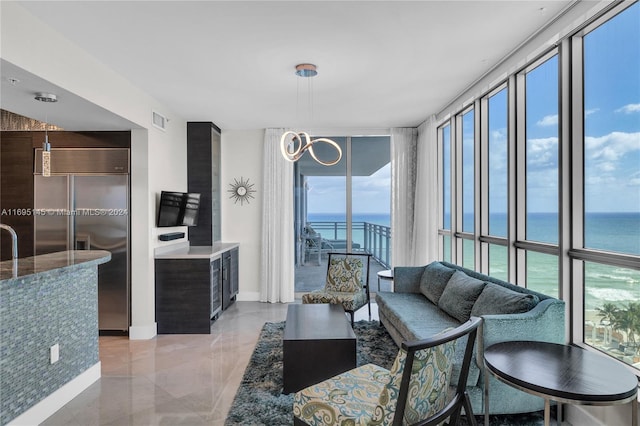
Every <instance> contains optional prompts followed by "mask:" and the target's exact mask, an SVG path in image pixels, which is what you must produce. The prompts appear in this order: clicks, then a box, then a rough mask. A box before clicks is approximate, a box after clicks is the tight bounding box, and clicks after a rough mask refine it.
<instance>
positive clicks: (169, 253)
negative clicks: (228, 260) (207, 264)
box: [155, 242, 240, 259]
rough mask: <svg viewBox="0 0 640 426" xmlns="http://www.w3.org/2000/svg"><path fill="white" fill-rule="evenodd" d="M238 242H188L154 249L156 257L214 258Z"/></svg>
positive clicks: (237, 244)
mask: <svg viewBox="0 0 640 426" xmlns="http://www.w3.org/2000/svg"><path fill="white" fill-rule="evenodd" d="M239 245H240V244H239V243H223V242H216V243H213V245H211V246H190V245H189V242H183V243H179V244H171V245H168V246H164V247H159V248H157V249H156V250H155V258H156V259H214V258H216V257H218V256H220V255H221V254H222V253H223V252H225V251H228V250H231V249H232V248H235V247H238V246H239Z"/></svg>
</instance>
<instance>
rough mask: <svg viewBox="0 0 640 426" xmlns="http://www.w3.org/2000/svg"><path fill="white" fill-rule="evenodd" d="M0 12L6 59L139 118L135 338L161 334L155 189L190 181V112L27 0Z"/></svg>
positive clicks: (135, 135)
mask: <svg viewBox="0 0 640 426" xmlns="http://www.w3.org/2000/svg"><path fill="white" fill-rule="evenodd" d="M0 19H1V28H2V37H1V43H2V44H1V50H0V52H1V55H2V58H3V59H5V60H7V61H8V62H10V63H12V64H13V65H16V66H18V67H20V68H22V69H24V70H26V71H28V72H30V73H32V74H34V75H36V76H39V77H41V78H43V79H45V80H47V81H49V82H50V83H52V84H54V85H57V86H59V87H61V88H62V89H64V90H67V91H69V92H71V93H73V94H75V95H78V96H80V97H82V98H85V99H86V100H88V101H90V102H92V103H94V104H96V105H99V106H101V107H102V108H104V109H106V110H108V111H111V112H113V113H115V114H117V115H119V116H121V117H124V118H126V119H128V120H129V121H131V122H133V123H136V125H138V126H139V127H138V128H137V129H135V130H134V131H133V132H132V149H131V162H132V171H131V184H132V187H131V191H132V192H131V194H132V203H131V216H130V217H131V241H132V256H131V261H132V274H131V275H132V283H131V297H132V318H131V319H132V326H131V329H130V338H132V339H135V338H151V337H153V336H154V335H155V334H156V325H155V307H154V303H155V302H154V300H155V297H154V270H153V249H154V248H155V247H156V246H158V245H159V242H158V240H157V238H156V234H157V232H156V230H155V229H154V226H155V212H156V195H157V193H158V192H159V191H160V190H161V189H164V188H174V189H175V190H186V189H187V173H186V167H187V161H186V158H187V155H186V120H185V119H183V118H181V117H178V116H176V115H175V114H174V113H173V112H172V111H171V110H170V108H168V107H167V106H165V105H162V104H160V103H159V102H158V101H156V100H155V99H153V98H151V97H150V96H149V95H147V94H146V93H144V92H142V91H141V90H140V89H138V88H137V87H135V86H133V85H132V84H131V83H130V82H129V81H128V80H126V79H124V78H123V77H121V76H120V75H118V74H116V73H115V72H114V71H112V70H110V69H108V68H106V67H105V66H103V65H102V64H101V63H100V62H98V61H96V60H95V59H94V58H93V57H92V56H91V55H90V54H88V53H87V52H85V51H83V50H81V49H80V48H79V47H77V46H76V45H74V44H72V43H70V42H69V41H68V40H67V39H66V38H64V37H62V36H61V35H60V34H59V33H57V32H56V31H54V30H53V29H52V28H51V27H49V26H48V25H47V24H45V23H44V22H42V21H40V20H39V19H37V18H35V17H34V16H33V15H31V14H30V13H29V12H27V11H26V10H25V9H24V8H22V7H21V6H20V5H18V4H16V3H14V2H2V3H1V16H0ZM61 103H62V100H61ZM152 110H155V111H157V112H159V113H161V114H163V115H165V116H166V117H169V118H170V122H169V123H168V126H167V130H166V132H164V131H161V130H159V129H157V128H155V127H153V125H152V124H151V114H152ZM54 124H55V123H54ZM123 130H125V129H123Z"/></svg>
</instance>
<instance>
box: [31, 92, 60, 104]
mask: <svg viewBox="0 0 640 426" xmlns="http://www.w3.org/2000/svg"><path fill="white" fill-rule="evenodd" d="M35 99H36V100H38V101H40V102H58V97H57V96H56V95H54V94H53V93H44V92H38V93H36V96H35Z"/></svg>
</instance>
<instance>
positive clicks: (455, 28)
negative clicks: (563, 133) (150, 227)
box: [1, 0, 573, 130]
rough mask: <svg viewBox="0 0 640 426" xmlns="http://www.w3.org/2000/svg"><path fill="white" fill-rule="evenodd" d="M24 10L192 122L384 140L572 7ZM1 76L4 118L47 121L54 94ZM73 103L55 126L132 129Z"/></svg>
mask: <svg viewBox="0 0 640 426" xmlns="http://www.w3.org/2000/svg"><path fill="white" fill-rule="evenodd" d="M19 3H21V5H22V6H23V7H24V8H26V9H27V10H28V11H30V12H31V13H32V14H33V15H35V16H36V17H38V18H39V19H41V20H42V21H44V22H45V23H46V24H47V25H50V26H51V27H53V28H54V29H55V30H57V31H58V32H60V33H61V34H63V35H64V36H65V37H66V38H68V39H69V40H71V41H72V42H74V43H75V44H77V45H78V46H80V47H81V48H83V49H84V50H86V51H87V52H89V53H90V54H91V55H92V56H93V57H95V58H96V59H97V60H98V61H100V62H101V63H103V64H104V65H106V66H107V67H109V68H111V69H113V70H114V71H115V72H117V73H119V74H120V75H122V76H124V77H125V78H126V79H127V80H129V81H130V82H131V83H132V84H134V85H135V86H138V87H139V88H141V89H142V90H143V91H145V92H147V93H148V94H149V95H151V96H152V97H154V98H155V99H157V100H158V101H160V102H162V103H163V104H165V105H167V107H168V108H170V109H171V110H172V111H173V113H175V114H178V115H179V116H181V117H183V118H185V119H186V120H187V121H213V122H214V123H216V124H217V125H218V126H219V127H220V128H222V129H257V128H265V127H295V126H297V125H305V126H310V127H312V128H319V129H343V128H350V129H353V128H358V129H383V128H389V127H415V126H417V125H419V124H420V123H421V122H423V121H424V120H425V119H426V118H427V116H429V115H430V114H434V113H437V112H439V111H441V110H442V108H444V107H445V106H446V105H447V103H448V102H449V101H451V100H452V99H454V98H455V97H456V96H458V95H460V94H461V93H462V92H463V91H464V90H465V89H466V88H468V87H469V86H470V85H471V84H472V83H473V82H475V81H477V80H478V79H479V78H480V77H481V76H482V75H484V74H485V73H486V72H487V71H489V70H490V69H491V68H492V67H493V66H494V65H495V64H497V63H499V62H500V61H501V60H502V59H503V58H505V57H506V56H507V55H508V54H509V53H510V52H512V51H513V50H514V49H515V48H516V47H517V46H518V45H520V44H521V43H522V42H524V41H525V40H526V39H528V38H529V37H530V36H531V35H532V34H534V33H535V32H536V30H537V29H539V28H540V27H542V26H544V24H545V23H547V22H549V21H551V20H553V18H554V17H555V16H556V15H557V14H558V13H560V12H561V11H562V10H563V9H565V8H566V7H568V6H569V5H570V4H572V3H573V1H572V0H567V1H554V0H552V1H536V0H530V1H522V0H516V1H480V0H475V1H407V2H404V1H322V2H320V1H295V2H294V1H280V2H277V1H253V2H248V1H227V2H223V1H193V2H190V1H160V2H149V1H69V2H58V1H21V2H19ZM306 62H308V63H313V64H316V65H317V67H318V76H316V77H314V78H313V79H312V84H313V97H314V99H313V118H312V119H311V121H310V122H305V121H304V116H306V114H307V112H308V109H307V102H306V100H305V99H302V101H301V100H300V99H299V98H298V90H300V94H301V95H304V94H306V93H307V92H306V91H307V83H308V80H305V81H302V82H301V80H303V79H301V78H300V77H297V76H296V75H295V74H294V68H295V65H296V64H298V63H306ZM1 72H2V89H3V96H2V108H4V109H7V110H9V111H12V112H16V113H18V114H22V115H27V116H31V117H33V118H38V119H42V118H43V117H42V115H43V114H42V110H43V107H42V105H38V104H39V103H38V102H35V101H33V98H32V96H31V94H32V93H33V92H35V91H40V90H42V88H43V87H45V86H46V85H47V84H48V85H49V86H52V85H51V84H50V83H48V82H44V81H42V80H41V79H39V78H38V77H37V76H33V75H29V74H28V73H25V71H24V70H20V69H19V68H17V67H14V66H12V65H11V64H8V63H6V62H3V63H2V69H1ZM21 73H23V74H26V75H22V79H21V78H20V76H19V75H20V74H21ZM14 74H17V75H18V76H17V75H14ZM8 77H17V78H19V79H21V81H20V83H18V84H16V85H12V84H11V83H9V82H8V80H7V78H8ZM50 89H51V90H53V91H54V93H56V92H57V94H59V95H60V92H65V91H64V88H59V87H55V86H53V87H50ZM73 96H74V95H73V94H69V93H65V96H64V100H65V102H59V103H58V104H56V107H55V109H56V110H57V111H56V112H55V117H54V118H53V119H50V121H51V122H52V123H54V124H57V125H59V126H61V127H64V128H65V129H68V130H91V129H93V130H108V129H113V130H122V129H127V128H132V127H133V124H132V123H129V122H128V121H126V120H123V119H122V118H121V117H117V116H115V115H114V114H112V113H110V112H108V111H105V110H102V109H101V108H99V107H96V106H95V105H92V104H90V103H88V102H87V101H86V100H84V99H80V98H75V99H73ZM61 99H62V98H61ZM70 99H73V101H69V100H70ZM50 109H51V108H50ZM54 120H55V121H54ZM88 126H92V127H91V128H88Z"/></svg>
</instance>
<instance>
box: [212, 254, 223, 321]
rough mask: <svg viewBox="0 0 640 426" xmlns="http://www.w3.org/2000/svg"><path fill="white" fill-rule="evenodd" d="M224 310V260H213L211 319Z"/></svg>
mask: <svg viewBox="0 0 640 426" xmlns="http://www.w3.org/2000/svg"><path fill="white" fill-rule="evenodd" d="M221 311H222V262H221V261H220V259H215V260H213V261H211V319H214V318H216V316H217V315H219V314H220V312H221Z"/></svg>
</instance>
